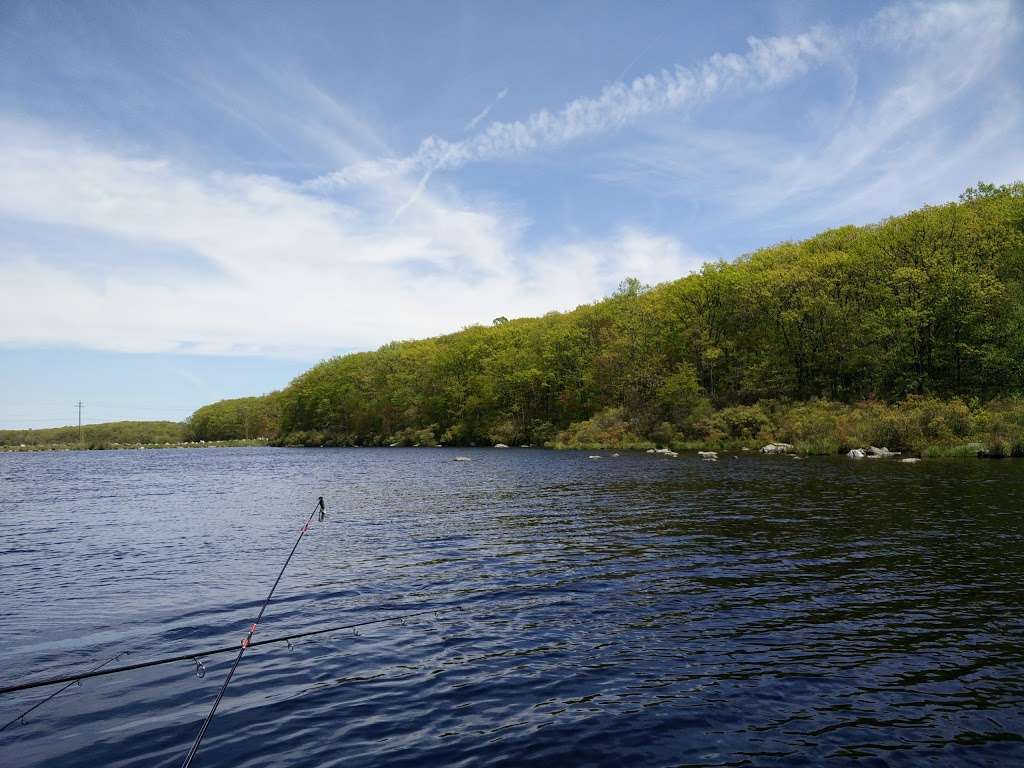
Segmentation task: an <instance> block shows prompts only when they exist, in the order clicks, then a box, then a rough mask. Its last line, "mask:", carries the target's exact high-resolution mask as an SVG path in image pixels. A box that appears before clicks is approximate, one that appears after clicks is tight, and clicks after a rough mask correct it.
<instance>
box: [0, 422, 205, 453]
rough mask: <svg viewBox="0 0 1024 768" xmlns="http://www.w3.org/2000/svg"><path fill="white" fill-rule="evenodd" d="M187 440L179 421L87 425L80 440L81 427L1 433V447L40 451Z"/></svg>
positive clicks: (6, 431)
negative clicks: (40, 449)
mask: <svg viewBox="0 0 1024 768" xmlns="http://www.w3.org/2000/svg"><path fill="white" fill-rule="evenodd" d="M185 439H186V433H185V425H184V424H181V423H179V422H175V421H112V422H108V423H106V424H86V425H85V426H83V427H82V439H81V441H80V440H79V435H78V427H53V428H50V429H4V430H0V447H4V448H19V447H22V446H24V447H26V448H40V447H44V446H60V447H78V446H80V445H81V446H82V447H85V448H113V447H119V446H122V445H125V446H127V445H144V444H163V443H180V442H182V441H183V440H185Z"/></svg>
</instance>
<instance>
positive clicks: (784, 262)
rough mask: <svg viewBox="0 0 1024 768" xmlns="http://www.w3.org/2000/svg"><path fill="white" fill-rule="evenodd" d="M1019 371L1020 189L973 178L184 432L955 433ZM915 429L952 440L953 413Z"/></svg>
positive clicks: (367, 356) (619, 440)
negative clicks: (841, 429)
mask: <svg viewBox="0 0 1024 768" xmlns="http://www.w3.org/2000/svg"><path fill="white" fill-rule="evenodd" d="M1022 372H1024V184H1022V183H1019V182H1018V183H1016V184H1013V185H1008V186H1003V187H995V186H991V185H986V184H979V185H978V187H975V188H971V189H968V190H967V191H966V192H965V193H964V194H963V195H962V196H961V200H960V202H958V203H950V204H948V205H942V206H935V207H926V208H923V209H921V210H918V211H914V212H912V213H909V214H906V215H903V216H898V217H895V218H892V219H888V220H886V221H883V222H881V223H879V224H877V225H872V226H865V227H853V226H849V227H842V228H839V229H834V230H830V231H827V232H824V233H822V234H820V235H817V236H816V237H812V238H810V239H809V240H805V241H802V242H787V243H782V244H779V245H775V246H772V247H769V248H764V249H762V250H759V251H756V252H754V253H752V254H749V255H746V256H743V257H741V258H739V259H737V260H735V261H733V262H721V263H718V264H711V265H707V266H705V267H704V269H703V270H702V271H701V272H700V273H699V274H694V275H691V276H689V277H685V278H682V279H680V280H676V281H674V282H671V283H665V284H662V285H658V286H655V287H653V288H648V287H647V286H642V285H640V284H638V283H637V282H636V281H635V280H626V281H624V283H623V284H622V286H621V287H620V289H619V290H618V291H617V292H616V293H615V294H614V295H613V296H611V297H609V298H607V299H605V300H602V301H599V302H596V303H594V304H591V305H586V306H581V307H579V308H577V309H576V310H574V311H572V312H567V313H555V312H553V313H550V314H548V315H546V316H544V317H541V318H529V319H518V320H506V319H505V318H498V319H496V320H494V322H493V324H492V325H490V326H487V327H477V326H475V327H470V328H466V329H465V330H463V331H461V332H458V333H453V334H450V335H447V336H442V337H437V338H432V339H425V340H422V341H408V342H395V343H391V344H387V345H385V346H384V347H382V348H381V349H379V350H377V351H375V352H366V353H359V354H352V355H346V356H344V357H337V358H334V359H331V360H327V361H325V362H323V363H320V364H319V365H317V366H315V367H314V368H312V369H311V370H309V371H308V372H306V373H305V374H303V375H301V376H299V377H298V378H296V379H295V380H294V381H293V382H292V383H291V384H290V385H289V386H288V387H287V388H286V389H284V390H283V391H282V392H280V393H275V394H274V395H273V396H268V398H267V399H264V400H260V401H258V402H259V403H260V404H261V405H260V407H259V409H257V410H259V415H258V416H251V417H246V418H243V417H240V416H238V413H239V406H238V404H239V403H242V402H246V403H249V405H248V406H247V408H248V409H249V410H252V409H254V408H256V406H255V405H254V403H252V402H250V400H252V399H246V400H245V401H225V402H224V403H222V404H215V405H213V406H207V407H206V408H203V409H200V411H197V413H196V414H195V415H194V416H193V418H192V420H191V424H190V430H191V434H192V436H193V437H194V438H195V439H221V438H226V437H250V436H256V434H262V433H265V432H271V431H272V432H274V433H275V434H276V435H277V437H278V439H279V440H280V441H281V442H284V443H286V444H316V445H319V444H336V445H348V444H363V445H380V444H390V443H394V442H398V443H404V444H414V443H422V444H433V443H437V442H442V443H446V444H469V443H478V444H481V443H482V444H488V443H492V442H503V443H507V444H533V445H541V444H552V443H561V444H568V445H571V444H580V445H583V444H600V443H601V442H602V439H601V438H600V436H601V435H602V434H605V435H609V434H614V435H615V436H616V437H615V438H614V439H606V440H604V442H609V441H610V442H611V443H613V444H616V445H626V444H632V443H637V444H642V443H645V441H653V442H658V443H662V444H679V443H688V442H694V441H696V442H700V441H707V440H709V439H715V438H716V436H717V437H718V438H722V439H725V438H728V437H730V436H731V437H749V438H755V437H757V436H758V435H764V434H773V433H776V432H778V431H779V424H780V422H781V421H785V420H786V419H788V418H790V415H791V412H792V409H793V408H794V407H795V406H794V405H793V404H794V403H799V402H807V401H828V404H827V405H823V404H822V403H821V402H818V403H817V404H816V405H814V406H813V407H814V408H817V409H818V410H819V411H821V413H827V414H831V415H830V416H829V417H828V418H830V419H832V420H833V422H834V421H835V419H837V418H840V416H839V415H838V414H840V413H847V412H848V411H849V404H854V403H865V402H867V403H869V404H874V405H875V406H877V407H883V406H884V404H885V403H890V404H891V403H894V402H897V401H901V402H902V405H899V406H894V407H896V408H897V411H899V408H903V411H905V412H908V413H909V412H911V411H913V412H914V413H916V412H917V411H916V410H915V409H917V410H920V409H921V408H925V410H927V408H928V407H932V406H929V405H928V404H929V403H933V404H934V403H940V404H942V403H944V404H945V405H944V406H943V407H946V406H948V405H949V402H948V401H949V400H950V399H952V398H958V400H957V401H956V403H954V405H953V408H954V410H955V411H957V412H959V411H958V410H957V409H960V408H962V409H963V412H964V413H966V414H967V416H964V417H963V418H967V419H968V420H969V421H970V420H971V419H973V421H970V424H969V425H968V426H963V425H961V428H962V429H963V430H967V431H970V430H972V429H976V428H977V417H978V414H979V413H980V412H981V411H980V405H979V404H980V403H986V402H988V401H990V400H992V399H994V398H1009V397H1012V396H1015V395H1017V394H1019V393H1021V392H1022V390H1024V381H1022ZM908 396H909V397H910V400H907V399H906V398H908ZM936 407H938V406H936ZM232 409H233V411H232ZM822 409H824V410H822ZM844 409H845V410H844ZM947 410H948V408H947ZM996 410H997V411H999V412H1000V413H1004V412H1015V411H1014V406H1012V403H1011V405H1009V406H1008V405H1006V404H1005V401H1004V404H1003V405H1001V406H999V407H998V408H996ZM229 411H230V412H233V413H234V415H231V413H230V412H229ZM897 411H893V413H895V412H897ZM903 411H900V412H903ZM247 412H248V411H247ZM780 414H782V415H781V416H780ZM972 414H973V415H972ZM819 415H820V414H819ZM593 417H597V418H596V420H594V421H591V419H592V418H593ZM926 417H927V418H932V419H933V420H934V419H938V420H939V421H942V424H943V425H944V426H943V425H940V426H942V429H947V428H948V430H954V431H955V429H956V428H955V427H954V426H950V425H951V424H952V423H953V422H955V421H956V419H957V418H959V417H956V416H955V415H949V414H946V413H945V411H943V413H942V414H939V415H935V414H934V413H933V414H932V416H927V414H925V416H921V417H920V418H926ZM913 418H915V419H918V418H919V417H918V416H914V417H913ZM946 421H949V422H950V424H946ZM961 421H962V419H961ZM983 421H984V419H983ZM254 423H258V424H259V427H258V428H255V427H253V426H252V425H253V424H254ZM214 425H216V426H214ZM737 425H739V426H737ZM983 426H986V428H987V427H988V426H989V425H988V422H985V424H984V425H983ZM923 428H924V429H925V431H927V426H926V425H925V427H923ZM965 434H966V433H965ZM581 435H582V436H583V437H581ZM587 435H590V436H591V437H593V438H594V439H589V438H586V436H587ZM584 438H586V439H584ZM839 442H842V440H841V439H840V440H839ZM896 442H898V440H897V441H896Z"/></svg>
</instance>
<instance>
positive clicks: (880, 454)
mask: <svg viewBox="0 0 1024 768" xmlns="http://www.w3.org/2000/svg"><path fill="white" fill-rule="evenodd" d="M864 453H865V454H866V455H867V456H869V457H871V458H879V459H888V458H890V457H892V456H899V455H900V452H899V451H890V450H889V449H888V448H876V447H875V446H873V445H870V446H868V447H867V448H865V449H864Z"/></svg>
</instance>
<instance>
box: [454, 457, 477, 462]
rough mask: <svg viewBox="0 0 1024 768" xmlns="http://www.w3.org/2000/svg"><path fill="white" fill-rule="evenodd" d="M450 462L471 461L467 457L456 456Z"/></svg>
mask: <svg viewBox="0 0 1024 768" xmlns="http://www.w3.org/2000/svg"><path fill="white" fill-rule="evenodd" d="M452 461H472V459H471V458H469V456H456V457H455V458H454V459H452Z"/></svg>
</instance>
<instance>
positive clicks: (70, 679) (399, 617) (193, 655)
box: [0, 605, 462, 730]
mask: <svg viewBox="0 0 1024 768" xmlns="http://www.w3.org/2000/svg"><path fill="white" fill-rule="evenodd" d="M461 610H462V606H461V605H453V606H447V607H442V608H431V609H429V610H423V611H415V612H413V613H396V614H394V615H391V616H384V617H382V618H379V619H368V620H366V621H357V622H354V623H352V624H339V625H337V626H332V627H325V628H324V629H313V630H310V631H308V632H296V633H295V634H292V635H282V636H281V637H271V638H268V639H266V640H256V641H253V642H251V643H249V647H250V648H255V647H257V646H260V645H271V644H273V643H289V644H290V641H292V640H298V639H300V638H303V637H312V636H313V635H325V634H327V633H329V632H341V631H343V630H346V629H358V628H360V627H369V626H371V625H373V624H383V623H384V622H387V621H405V620H406V619H413V618H416V617H418V616H427V615H429V614H434V615H435V616H437V615H440V614H442V613H447V612H449V611H461ZM237 650H238V646H237V645H227V646H223V647H221V648H207V649H205V650H199V651H192V652H189V653H182V654H179V655H177V656H165V657H162V658H159V659H151V660H149V661H140V662H137V663H135V664H126V665H124V666H120V667H110V668H109V669H101V667H103V666H105V665H107V664H109V663H110V662H111V661H114V660H115V659H117V658H120V657H121V656H124V655H126V654H127V653H129V651H123V652H121V653H119V654H118V655H117V656H114V657H112V658H110V659H107V660H106V661H105V662H103V664H101V665H100V666H98V667H93V668H92V669H90V670H89V671H87V672H82V673H80V674H77V675H65V676H62V677H45V678H41V679H39V680H32V681H29V682H27V683H16V684H15V685H8V686H6V687H4V688H0V695H2V694H5V693H15V692H16V691H27V690H31V689H33V688H45V687H47V686H50V685H60V684H61V683H68V684H69V685H73V684H74V683H77V682H79V681H81V680H88V679H90V678H93V677H104V676H106V675H116V674H119V673H121V672H132V671H134V670H137V669H146V668H148V667H158V666H161V665H163V664H173V663H174V662H176V661H197V662H198V660H199V659H202V658H205V657H207V656H215V655H217V654H221V653H232V652H234V651H237ZM196 669H197V670H200V669H202V666H201V665H200V664H199V663H197V664H196ZM63 690H64V689H63V688H62V689H61V691H63ZM57 693H60V691H57ZM53 695H54V696H56V695H57V694H53ZM50 698H53V696H51V697H49V698H47V699H44V700H43V701H41V702H39V703H38V704H36V705H35V707H33V708H32V709H35V708H36V707H38V706H40V705H42V704H45V703H46V702H47V701H49V699H50ZM30 711H31V710H26V711H25V712H24V713H22V714H21V715H19V716H18V717H16V718H14V720H13V721H11V722H17V721H18V720H20V719H21V718H22V717H24V716H25V715H27V714H28V713H29V712H30ZM8 725H10V723H8ZM6 727H7V726H6V725H5V726H4V728H6ZM0 730H3V728H0Z"/></svg>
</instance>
